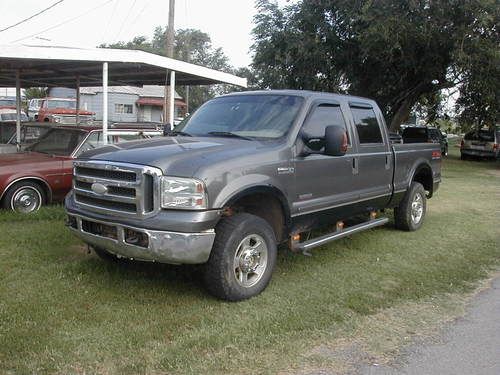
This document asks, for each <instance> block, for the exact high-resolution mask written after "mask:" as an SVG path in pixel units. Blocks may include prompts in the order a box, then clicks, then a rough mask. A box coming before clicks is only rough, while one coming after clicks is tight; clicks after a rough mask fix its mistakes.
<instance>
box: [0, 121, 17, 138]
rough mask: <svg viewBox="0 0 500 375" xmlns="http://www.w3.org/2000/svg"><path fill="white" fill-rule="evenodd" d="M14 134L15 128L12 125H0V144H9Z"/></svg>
mask: <svg viewBox="0 0 500 375" xmlns="http://www.w3.org/2000/svg"><path fill="white" fill-rule="evenodd" d="M15 132H16V126H15V125H14V124H3V125H0V143H7V142H9V140H10V139H11V138H12V136H13V135H14V133H15Z"/></svg>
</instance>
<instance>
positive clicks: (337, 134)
mask: <svg viewBox="0 0 500 375" xmlns="http://www.w3.org/2000/svg"><path fill="white" fill-rule="evenodd" d="M347 145H348V142H347V133H346V130H345V128H343V127H340V126H335V125H331V126H327V127H326V128H325V155H329V156H344V155H345V153H346V152H347Z"/></svg>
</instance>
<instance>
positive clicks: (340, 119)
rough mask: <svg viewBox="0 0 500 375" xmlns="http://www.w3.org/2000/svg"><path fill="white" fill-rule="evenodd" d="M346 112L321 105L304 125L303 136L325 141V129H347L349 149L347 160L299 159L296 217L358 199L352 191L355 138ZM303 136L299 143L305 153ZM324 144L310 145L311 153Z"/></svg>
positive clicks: (315, 156) (327, 103) (337, 105)
mask: <svg viewBox="0 0 500 375" xmlns="http://www.w3.org/2000/svg"><path fill="white" fill-rule="evenodd" d="M346 122H347V121H346V119H345V116H344V111H343V110H342V108H341V106H340V103H336V102H333V101H331V102H330V101H318V102H316V103H315V104H313V105H312V107H311V110H310V111H309V114H308V115H307V117H306V120H305V121H304V124H303V126H302V129H301V132H304V133H306V134H308V136H311V137H314V138H318V139H319V138H323V139H324V136H325V128H326V127H327V126H329V125H337V126H341V127H343V128H345V129H346V131H347V134H348V138H349V146H348V150H347V153H346V155H344V156H328V155H324V154H322V153H319V154H312V155H307V156H296V157H295V160H294V164H295V193H294V199H293V203H292V204H293V210H292V215H296V216H299V215H304V214H308V213H313V212H316V211H320V210H325V209H331V208H335V207H338V206H342V205H346V204H348V203H349V202H352V201H353V200H356V198H357V192H356V191H355V190H354V189H352V184H353V180H354V178H355V176H354V173H353V168H352V157H351V155H352V154H353V152H354V150H353V145H352V142H351V139H352V135H351V134H350V132H349V129H348V127H347V126H346V125H347V124H346ZM301 142H302V140H301V136H300V135H299V138H298V139H297V144H298V145H299V146H298V149H301V146H300V144H301ZM323 145H324V141H314V142H309V143H308V146H309V148H310V149H313V150H315V151H320V150H321V149H322V148H323Z"/></svg>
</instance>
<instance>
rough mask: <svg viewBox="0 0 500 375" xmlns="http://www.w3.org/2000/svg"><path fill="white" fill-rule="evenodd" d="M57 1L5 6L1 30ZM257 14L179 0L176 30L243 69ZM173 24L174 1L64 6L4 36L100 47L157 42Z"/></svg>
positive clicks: (218, 1) (243, 5) (245, 7)
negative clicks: (207, 42) (206, 41)
mask: <svg viewBox="0 0 500 375" xmlns="http://www.w3.org/2000/svg"><path fill="white" fill-rule="evenodd" d="M57 1H58V0H44V1H40V0H1V1H0V14H1V15H2V17H1V18H2V22H1V25H0V29H3V28H4V27H7V26H9V25H11V24H15V23H16V22H18V21H20V20H22V19H24V18H26V17H29V16H31V15H32V14H35V13H37V12H38V11H40V10H42V9H44V8H47V7H48V6H50V5H52V4H54V3H56V2H57ZM286 2H287V1H286V0H279V1H278V3H282V4H285V3H286ZM255 13H256V10H255V7H254V0H210V1H209V0H176V6H175V28H176V29H177V28H195V29H200V30H202V31H204V32H206V33H208V34H209V35H210V37H211V38H212V44H213V45H214V47H222V49H223V50H224V52H225V53H226V55H227V56H228V57H229V59H230V63H231V64H232V65H233V66H235V67H243V66H248V64H249V63H250V62H251V55H250V52H249V48H250V46H251V44H252V38H251V30H252V27H253V24H252V20H253V16H254V15H255ZM167 20H168V0H84V1H82V0H63V1H62V2H61V3H59V4H57V5H56V6H54V7H53V8H52V9H50V10H48V11H47V12H45V13H43V14H41V15H39V16H37V17H35V18H33V19H32V20H30V21H28V22H25V23H23V24H21V25H19V26H16V27H14V28H12V29H9V30H6V31H3V32H0V45H1V44H12V43H13V44H37V45H58V46H76V47H96V46H97V45H99V44H101V43H113V42H117V41H128V40H131V39H132V38H133V37H135V36H138V35H144V36H147V37H151V36H152V35H153V30H154V29H155V27H156V26H159V25H162V26H165V25H166V24H167ZM47 29H49V30H47Z"/></svg>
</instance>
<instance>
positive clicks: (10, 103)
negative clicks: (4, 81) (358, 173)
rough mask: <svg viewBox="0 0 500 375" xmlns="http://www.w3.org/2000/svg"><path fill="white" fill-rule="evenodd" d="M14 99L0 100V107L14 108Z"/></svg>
mask: <svg viewBox="0 0 500 375" xmlns="http://www.w3.org/2000/svg"><path fill="white" fill-rule="evenodd" d="M15 105H16V100H15V99H0V106H15Z"/></svg>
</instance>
